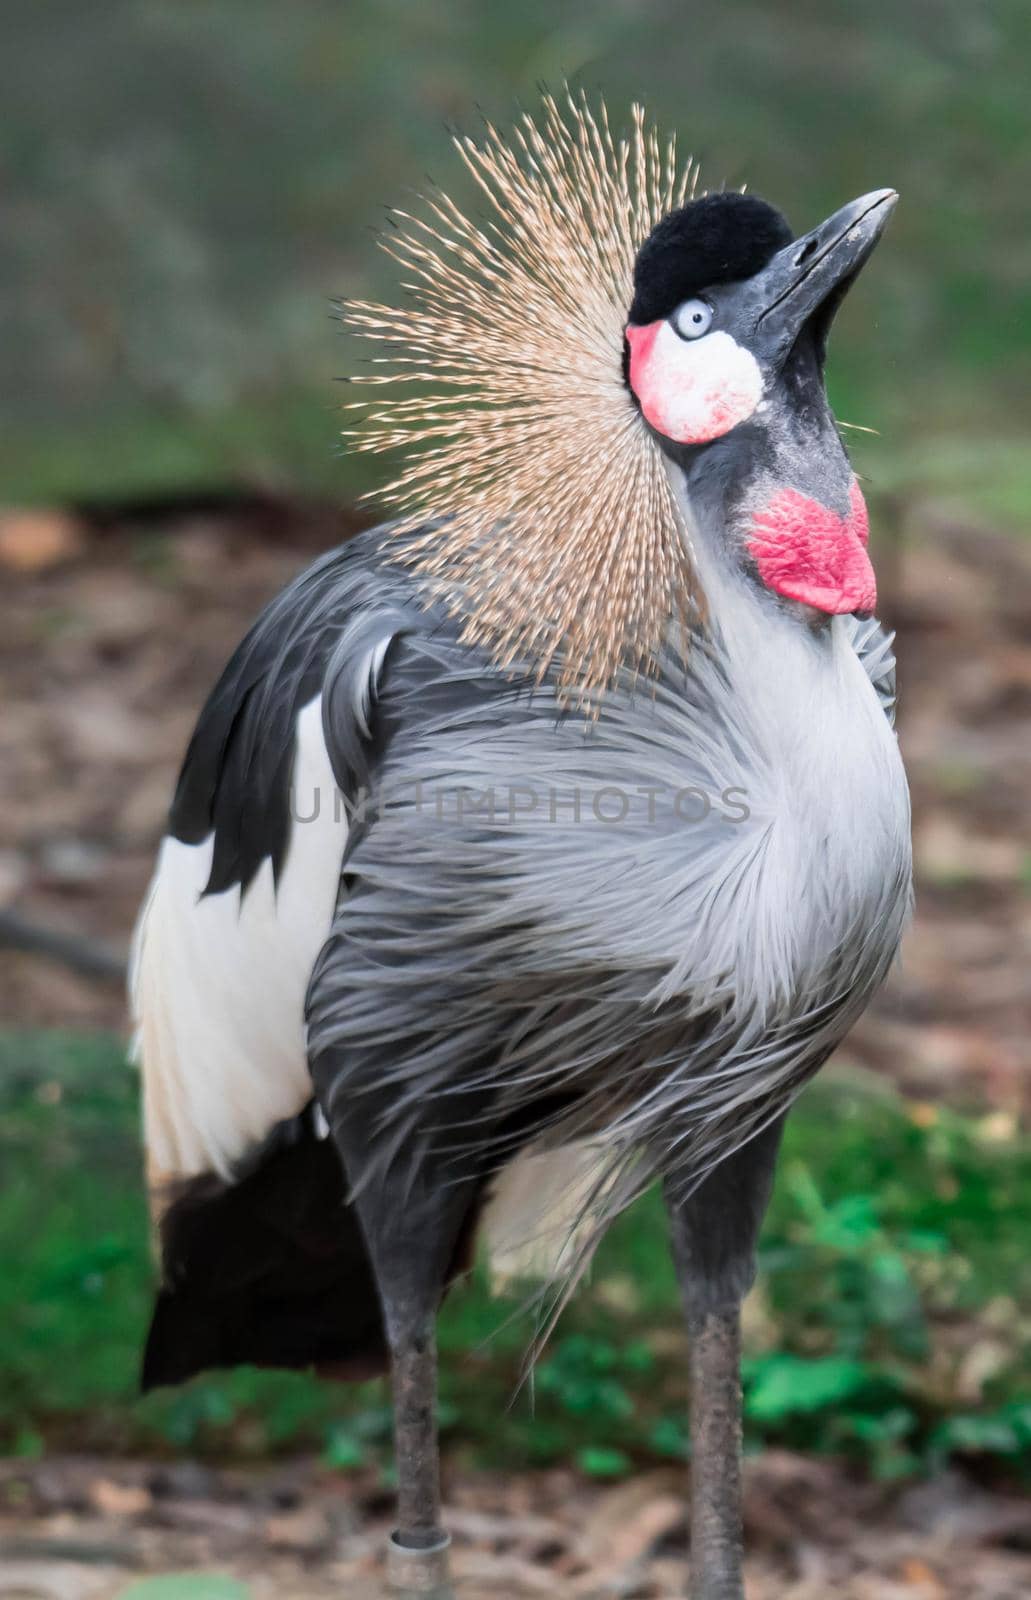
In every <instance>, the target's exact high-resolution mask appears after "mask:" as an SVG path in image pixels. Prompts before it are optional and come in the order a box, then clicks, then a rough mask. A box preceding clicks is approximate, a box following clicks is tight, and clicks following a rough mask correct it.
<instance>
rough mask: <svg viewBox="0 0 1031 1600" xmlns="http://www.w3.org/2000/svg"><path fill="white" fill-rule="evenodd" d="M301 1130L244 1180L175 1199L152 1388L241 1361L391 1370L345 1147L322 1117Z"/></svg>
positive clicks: (206, 1184) (165, 1238) (278, 1143)
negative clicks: (327, 1134)
mask: <svg viewBox="0 0 1031 1600" xmlns="http://www.w3.org/2000/svg"><path fill="white" fill-rule="evenodd" d="M290 1127H291V1130H292V1132H291V1136H290V1137H289V1138H288V1139H287V1138H283V1137H279V1138H276V1139H273V1140H271V1141H270V1142H269V1144H268V1146H266V1147H265V1148H264V1149H263V1151H262V1152H261V1153H260V1155H259V1156H258V1157H256V1158H255V1159H254V1160H253V1161H252V1162H251V1163H250V1164H249V1166H248V1170H247V1171H246V1173H245V1174H243V1175H242V1176H241V1177H240V1178H239V1179H238V1180H237V1181H236V1182H234V1183H227V1182H224V1181H223V1180H222V1179H219V1178H216V1177H213V1176H205V1177H201V1178H196V1179H192V1180H188V1181H187V1182H185V1183H183V1184H182V1185H180V1186H179V1188H178V1191H177V1192H176V1193H175V1194H174V1196H173V1197H172V1198H171V1203H170V1204H169V1205H168V1206H167V1209H166V1210H165V1211H164V1214H163V1217H162V1220H161V1223H160V1240H161V1257H162V1268H163V1280H164V1281H163V1287H162V1288H161V1290H160V1291H159V1294H158V1297H157V1301H156V1304H155V1308H154V1315H153V1319H152V1322H151V1327H150V1334H149V1336H148V1339H147V1345H146V1351H145V1354H144V1359H143V1387H144V1389H145V1390H147V1389H153V1388H155V1387H157V1386H158V1385H160V1384H167V1383H181V1382H183V1381H184V1380H185V1379H187V1378H190V1377H192V1376H193V1375H194V1374H195V1373H198V1372H201V1371H204V1370H206V1369H208V1368H213V1367H230V1366H238V1365H241V1364H254V1365H257V1366H276V1367H295V1368H303V1367H312V1366H314V1367H317V1368H319V1369H324V1370H325V1371H326V1372H327V1374H331V1375H333V1376H339V1377H353V1378H359V1377H370V1376H372V1375H374V1374H375V1373H377V1372H382V1371H385V1370H386V1366H387V1360H388V1356H387V1346H386V1339H385V1335H384V1331H383V1322H382V1315H381V1311H380V1305H379V1298H378V1295H377V1292H376V1286H375V1280H374V1278H373V1273H372V1267H371V1264H370V1262H369V1258H368V1255H367V1253H366V1249H365V1244H364V1240H363V1238H362V1234H361V1229H360V1227H359V1224H358V1219H357V1216H356V1215H355V1213H354V1211H353V1210H352V1209H351V1207H349V1206H348V1205H347V1204H346V1198H345V1197H346V1184H345V1178H344V1173H343V1170H342V1167H341V1165H340V1160H339V1157H338V1155H337V1152H336V1149H335V1148H334V1146H333V1144H332V1142H331V1141H330V1140H328V1139H319V1138H318V1137H317V1136H316V1134H315V1131H314V1128H313V1125H312V1119H311V1118H308V1117H305V1118H303V1119H301V1118H298V1119H294V1121H293V1122H292V1123H291V1124H290Z"/></svg>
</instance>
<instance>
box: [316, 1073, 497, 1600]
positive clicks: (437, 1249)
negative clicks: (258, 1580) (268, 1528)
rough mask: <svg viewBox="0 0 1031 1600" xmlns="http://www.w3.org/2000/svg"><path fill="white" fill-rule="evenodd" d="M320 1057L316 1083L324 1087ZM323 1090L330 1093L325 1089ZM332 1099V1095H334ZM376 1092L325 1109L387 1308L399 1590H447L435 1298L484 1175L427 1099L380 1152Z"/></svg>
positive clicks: (432, 1593)
mask: <svg viewBox="0 0 1031 1600" xmlns="http://www.w3.org/2000/svg"><path fill="white" fill-rule="evenodd" d="M333 1065H334V1063H333V1062H332V1061H330V1062H329V1063H328V1064H326V1063H323V1062H320V1063H318V1065H317V1067H316V1071H315V1073H314V1076H315V1082H316V1088H317V1089H318V1090H319V1092H320V1093H325V1087H324V1079H323V1078H322V1074H323V1072H327V1068H328V1070H330V1071H331V1070H332V1068H333ZM326 1098H327V1101H328V1098H329V1097H328V1095H327V1097H326ZM330 1103H331V1102H330ZM382 1104H383V1102H382V1100H380V1099H379V1098H378V1097H377V1095H376V1094H374V1093H370V1092H368V1091H366V1092H365V1093H363V1094H358V1095H356V1096H355V1097H354V1099H353V1100H352V1101H351V1102H350V1103H349V1104H348V1105H347V1108H346V1110H345V1112H344V1113H343V1114H342V1115H341V1116H340V1117H338V1118H332V1119H331V1127H332V1130H333V1137H334V1139H335V1141H336V1143H337V1146H338V1148H339V1150H340V1153H341V1156H342V1157H343V1162H344V1168H345V1170H346V1172H347V1175H348V1178H349V1179H350V1181H351V1183H352V1185H354V1186H355V1187H356V1191H357V1192H356V1194H355V1197H354V1200H353V1201H352V1204H353V1205H354V1207H355V1209H356V1211H357V1213H358V1217H359V1220H360V1222H361V1226H362V1232H363V1234H364V1236H365V1242H366V1245H367V1247H368V1251H369V1259H370V1261H371V1263H372V1268H373V1272H374V1274H375V1278H376V1286H377V1288H378V1290H379V1297H380V1303H381V1305H382V1308H383V1322H384V1328H385V1331H386V1336H387V1343H388V1345H389V1349H390V1357H391V1369H392V1380H393V1396H394V1440H395V1466H396V1471H397V1528H396V1530H395V1532H394V1534H393V1536H392V1538H391V1540H390V1546H389V1550H388V1553H387V1556H388V1559H387V1573H388V1582H389V1587H390V1592H391V1594H392V1595H395V1596H397V1597H398V1600H415V1597H416V1596H418V1597H419V1600H453V1590H452V1588H451V1586H450V1581H449V1572H448V1568H449V1563H448V1546H449V1543H450V1541H449V1539H448V1537H447V1534H446V1533H445V1531H444V1528H443V1526H442V1516H441V1494H440V1461H439V1453H438V1439H437V1345H436V1321H437V1310H438V1307H439V1305H440V1301H441V1298H442V1296H443V1292H444V1289H445V1287H446V1284H447V1281H448V1277H449V1274H450V1272H451V1271H452V1269H453V1263H454V1260H455V1256H456V1251H457V1249H458V1246H459V1242H460V1238H461V1235H462V1230H463V1227H464V1226H465V1225H466V1224H467V1222H468V1220H469V1217H470V1213H471V1211H472V1210H473V1208H474V1207H475V1205H476V1203H477V1193H478V1189H479V1175H478V1173H477V1172H476V1170H475V1168H472V1169H471V1167H470V1162H469V1159H468V1158H460V1157H457V1156H455V1155H454V1154H447V1153H446V1151H447V1148H448V1146H453V1145H454V1142H455V1141H454V1138H453V1137H451V1138H448V1137H446V1136H444V1137H439V1138H438V1136H437V1134H438V1130H437V1129H435V1128H434V1126H433V1123H432V1117H433V1114H434V1113H436V1114H437V1115H438V1116H440V1117H441V1120H443V1118H444V1115H445V1112H444V1111H442V1110H441V1109H440V1107H439V1105H438V1104H437V1103H436V1102H434V1101H433V1100H432V1099H428V1102H427V1107H426V1109H425V1111H424V1112H423V1113H422V1114H421V1115H420V1116H419V1117H418V1118H417V1119H414V1120H413V1124H412V1126H411V1129H410V1135H409V1136H408V1137H406V1138H404V1139H402V1140H400V1141H398V1142H397V1145H398V1147H397V1150H396V1151H395V1153H394V1155H393V1157H386V1156H383V1157H380V1156H379V1153H378V1151H377V1140H378V1138H379V1137H381V1136H382V1130H381V1125H380V1121H379V1117H380V1113H381V1111H382Z"/></svg>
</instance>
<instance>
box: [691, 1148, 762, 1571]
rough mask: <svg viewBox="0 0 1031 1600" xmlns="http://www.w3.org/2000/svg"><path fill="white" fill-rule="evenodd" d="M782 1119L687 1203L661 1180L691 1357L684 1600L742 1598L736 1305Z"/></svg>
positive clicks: (748, 1277)
mask: <svg viewBox="0 0 1031 1600" xmlns="http://www.w3.org/2000/svg"><path fill="white" fill-rule="evenodd" d="M780 1129H781V1125H780V1123H777V1124H776V1125H774V1126H772V1127H770V1128H768V1129H766V1130H765V1131H764V1132H763V1133H761V1134H759V1135H758V1136H757V1137H756V1138H755V1139H753V1140H752V1141H751V1143H750V1144H747V1145H745V1146H743V1148H742V1149H740V1150H737V1151H735V1152H734V1154H733V1155H731V1156H728V1157H727V1159H726V1160H725V1161H723V1162H721V1164H720V1165H719V1166H718V1167H717V1168H715V1170H714V1171H713V1172H712V1173H710V1174H709V1176H708V1177H707V1178H706V1179H705V1181H704V1183H702V1184H701V1185H700V1187H699V1188H697V1189H696V1190H694V1192H693V1193H690V1192H689V1193H688V1194H687V1195H686V1198H685V1197H684V1193H683V1184H682V1180H681V1182H680V1183H678V1181H677V1178H676V1177H672V1178H670V1179H668V1180H667V1184H666V1203H667V1206H668V1209H669V1213H670V1221H671V1230H672V1240H673V1257H674V1260H675V1262H676V1268H677V1276H678V1278H679V1280H680V1287H681V1293H682V1296H683V1302H684V1311H685V1314H686V1318H687V1327H688V1334H689V1337H690V1341H691V1355H690V1387H691V1395H690V1404H691V1588H690V1593H691V1600H743V1597H744V1586H743V1576H742V1525H741V1302H742V1300H743V1299H744V1296H745V1295H746V1294H747V1292H748V1290H749V1288H750V1287H751V1284H752V1281H753V1279H754V1277H755V1249H756V1241H757V1239H758V1235H759V1227H760V1224H761V1222H762V1219H763V1215H764V1213H765V1211H766V1205H767V1202H768V1200H769V1196H770V1189H771V1187H772V1183H773V1172H774V1167H775V1164H776V1159H777V1150H778V1147H779V1144H780Z"/></svg>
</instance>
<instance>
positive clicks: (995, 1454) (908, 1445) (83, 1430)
mask: <svg viewBox="0 0 1031 1600" xmlns="http://www.w3.org/2000/svg"><path fill="white" fill-rule="evenodd" d="M136 1124H137V1105H136V1083H135V1078H134V1075H133V1074H132V1073H131V1072H130V1071H129V1070H128V1069H127V1068H126V1066H125V1064H124V1061H123V1059H122V1056H121V1052H120V1049H119V1047H118V1045H117V1043H116V1042H115V1041H113V1040H111V1039H108V1038H103V1037H97V1036H76V1035H63V1034H46V1033H36V1034H7V1035H3V1034H0V1170H2V1172H3V1185H2V1189H0V1256H2V1258H3V1262H4V1270H3V1272H2V1274H0V1443H2V1446H3V1448H5V1449H6V1450H8V1451H10V1452H12V1453H15V1454H20V1455H26V1456H33V1455H39V1454H41V1453H43V1452H44V1451H45V1450H47V1449H48V1448H51V1447H59V1446H68V1445H69V1444H74V1445H75V1446H76V1447H79V1448H89V1449H107V1448H112V1449H114V1448H117V1449H125V1448H133V1447H138V1448H145V1449H164V1450H171V1451H189V1452H191V1453H196V1454H200V1455H208V1456H219V1457H224V1456H234V1457H237V1458H249V1457H250V1458H254V1457H262V1456H265V1455H267V1454H269V1453H274V1452H276V1451H279V1450H287V1449H294V1448H308V1449H310V1448H315V1449H319V1450H321V1451H322V1453H323V1458H324V1460H325V1462H326V1464H327V1466H329V1467H332V1468H333V1469H335V1470H337V1471H352V1470H355V1469H357V1468H364V1467H369V1466H373V1467H380V1468H384V1469H385V1466H386V1463H387V1462H388V1461H389V1457H390V1440H391V1416H390V1407H389V1397H388V1395H387V1392H386V1387H385V1385H384V1384H382V1383H372V1384H365V1385H361V1386H358V1387H348V1386H343V1385H335V1384H320V1383H317V1382H316V1381H314V1380H313V1379H310V1378H307V1377H305V1376H303V1375H297V1374H290V1373H277V1372H258V1371H255V1370H252V1369H249V1368H243V1369H240V1370H239V1371H235V1372H231V1373H220V1374H215V1375H212V1376H211V1377H205V1378H201V1379H199V1380H198V1381H196V1382H195V1383H193V1384H190V1385H188V1386H186V1387H185V1388H181V1389H175V1390H167V1391H162V1392H159V1393H157V1394H154V1395H151V1396H148V1397H147V1398H146V1399H144V1400H140V1399H139V1398H137V1395H136V1375H137V1370H138V1362H139V1353H140V1349H141V1344H142V1339H143V1335H144V1331H145V1327H146V1321H147V1317H148V1314H149V1305H150V1295H151V1289H152V1265H151V1260H150V1252H149V1244H148V1237H147V1222H146V1215H145V1206H144V1202H143V1192H142V1179H141V1173H140V1162H139V1154H138V1142H137V1133H136ZM1029 1223H1031V1148H1029V1147H1028V1145H1027V1144H1026V1143H1025V1142H1022V1141H1021V1140H1020V1139H1018V1138H1015V1137H1012V1138H1011V1137H1006V1136H1005V1130H1003V1136H1002V1137H1000V1129H999V1125H998V1122H997V1119H991V1118H989V1119H986V1121H985V1122H984V1123H979V1122H977V1121H976V1120H969V1119H963V1118H960V1117H958V1116H955V1115H952V1114H950V1113H948V1112H944V1111H941V1112H939V1111H935V1110H934V1109H933V1108H930V1107H927V1106H910V1105H907V1104H906V1103H905V1102H902V1101H900V1100H899V1099H898V1098H897V1097H895V1096H894V1095H892V1094H891V1093H889V1092H887V1091H886V1090H885V1089H883V1088H882V1087H881V1086H879V1085H877V1084H874V1083H871V1082H870V1081H866V1080H856V1079H852V1078H850V1077H848V1076H842V1075H841V1074H840V1073H839V1074H837V1075H836V1076H832V1077H830V1078H829V1079H826V1080H825V1081H823V1082H820V1083H817V1084H816V1085H815V1086H814V1087H813V1088H812V1089H811V1090H810V1091H809V1092H808V1093H807V1094H806V1095H805V1096H804V1097H803V1099H802V1101H801V1102H800V1104H799V1106H798V1107H797V1108H796V1111H795V1112H794V1114H793V1115H792V1118H791V1119H790V1122H789V1125H788V1133H787V1137H786V1140H785V1148H784V1155H783V1159H782V1162H781V1168H780V1174H779V1179H778V1183H777V1187H776V1190H775V1193H774V1197H773V1202H772V1204H771V1207H770V1213H769V1217H768V1219H767V1223H766V1227H765V1229H764V1233H763V1240H762V1249H761V1263H760V1269H761V1270H760V1286H759V1289H758V1290H757V1291H756V1294H755V1295H754V1296H753V1298H752V1300H751V1302H750V1304H749V1307H748V1314H747V1318H746V1330H747V1338H746V1343H747V1358H746V1362H745V1370H744V1376H745V1428H746V1442H747V1444H748V1447H749V1448H751V1449H756V1448H760V1447H761V1446H762V1445H763V1444H766V1443H770V1442H780V1443H784V1444H786V1445H790V1446H791V1447H793V1448H797V1449H804V1450H811V1451H823V1452H835V1453H837V1454H843V1455H847V1456H850V1457H852V1458H853V1459H854V1460H855V1461H856V1462H857V1464H860V1465H862V1466H864V1467H865V1468H866V1469H867V1470H869V1471H871V1472H873V1473H874V1474H876V1475H877V1476H879V1477H882V1478H893V1477H900V1476H907V1475H910V1474H913V1473H916V1472H919V1471H922V1470H927V1469H931V1468H934V1467H937V1466H940V1465H941V1464H942V1463H943V1462H945V1461H947V1460H948V1459H950V1458H953V1457H957V1456H962V1457H964V1458H969V1459H971V1460H979V1459H980V1460H990V1461H993V1462H996V1463H1002V1464H1004V1465H1005V1467H1006V1468H1007V1470H1009V1471H1011V1472H1012V1473H1014V1474H1017V1475H1020V1476H1031V1387H1029V1385H1028V1379H1027V1373H1028V1371H1029V1370H1031V1366H1029V1359H1028V1358H1029V1356H1031V1257H1029V1253H1028V1250H1027V1239H1028V1237H1029ZM535 1328H536V1321H535V1316H534V1313H533V1310H532V1307H529V1308H528V1307H527V1306H526V1305H524V1304H523V1303H522V1302H521V1301H520V1300H518V1299H512V1300H509V1301H507V1302H505V1301H502V1302H500V1303H499V1302H498V1301H496V1300H492V1298H491V1296H490V1293H489V1288H488V1283H487V1278H486V1273H485V1272H483V1271H477V1272H475V1273H474V1274H473V1275H472V1277H471V1278H470V1280H469V1281H468V1282H467V1283H466V1284H465V1285H463V1286H462V1287H461V1288H459V1289H456V1290H455V1292H454V1293H453V1294H452V1295H451V1296H450V1297H449V1300H448V1302H447V1305H446V1307H445V1312H444V1315H443V1318H442V1322H441V1346H442V1351H443V1362H442V1367H443V1374H444V1378H443V1382H444V1396H443V1405H442V1425H443V1428H444V1432H445V1436H446V1439H447V1442H448V1447H449V1449H450V1450H451V1451H452V1452H454V1453H457V1454H459V1455H464V1456H465V1457H466V1458H470V1457H471V1458H473V1459H475V1460H476V1461H478V1462H482V1463H484V1464H490V1465H499V1466H500V1465H506V1466H509V1467H512V1466H516V1465H531V1464H538V1463H539V1464H545V1463H549V1462H555V1461H569V1460H572V1461H574V1462H575V1463H576V1464H577V1465H578V1466H579V1467H580V1469H581V1470H582V1471H583V1472H585V1473H587V1474H589V1475H593V1476H598V1477H609V1476H619V1475H620V1474H621V1473H623V1472H625V1471H628V1470H629V1469H630V1468H631V1467H633V1466H634V1465H636V1464H639V1463H641V1462H643V1461H647V1460H649V1459H656V1458H658V1459H666V1460H668V1459H671V1458H677V1457H682V1456H683V1455H684V1454H685V1453H686V1452H687V1451H688V1449H689V1435H688V1418H687V1412H686V1370H685V1361H684V1336H683V1333H682V1327H681V1320H680V1313H679V1309H678V1295H677V1288H676V1284H675V1281H674V1277H673V1271H672V1267H671V1264H670V1260H669V1254H668V1250H667V1245H666V1228H665V1221H664V1218H663V1215H662V1207H661V1202H660V1198H659V1196H658V1195H657V1194H650V1195H647V1196H646V1197H645V1198H644V1200H643V1201H642V1202H641V1203H640V1204H639V1205H638V1206H637V1207H636V1208H635V1209H634V1210H633V1211H632V1212H631V1213H630V1214H628V1215H627V1216H626V1217H624V1218H622V1219H621V1220H620V1221H619V1222H618V1223H617V1224H616V1226H615V1227H614V1228H613V1229H612V1231H611V1233H610V1235H609V1237H608V1238H607V1239H606V1241H605V1242H604V1244H603V1246H602V1249H601V1250H600V1252H599V1255H598V1259H597V1262H596V1264H595V1267H594V1270H593V1273H592V1275H591V1280H590V1283H589V1284H588V1285H587V1286H585V1288H584V1289H582V1290H581V1291H580V1293H579V1294H578V1295H577V1296H576V1297H575V1299H574V1301H573V1302H572V1304H571V1306H570V1308H569V1310H568V1311H567V1312H566V1314H565V1315H564V1317H563V1319H562V1322H561V1324H560V1326H559V1328H558V1330H557V1332H556V1333H555V1335H554V1336H553V1338H552V1339H551V1341H550V1343H549V1344H548V1345H547V1347H546V1349H545V1351H544V1353H543V1355H542V1356H541V1358H540V1359H539V1360H538V1362H537V1364H536V1366H535V1368H534V1369H533V1370H532V1371H531V1372H529V1373H526V1372H525V1371H524V1361H525V1356H526V1353H527V1349H528V1347H529V1345H530V1344H531V1342H532V1339H533V1335H534V1331H535ZM521 1380H522V1381H521ZM197 1581H199V1580H197ZM192 1592H193V1591H191V1593H192ZM198 1594H199V1592H198Z"/></svg>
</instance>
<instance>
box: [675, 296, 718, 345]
mask: <svg viewBox="0 0 1031 1600" xmlns="http://www.w3.org/2000/svg"><path fill="white" fill-rule="evenodd" d="M669 320H670V322H671V323H672V324H673V331H674V332H675V333H679V335H680V337H681V338H682V339H700V338H701V337H702V334H703V333H708V331H709V329H710V328H711V327H712V306H711V305H709V303H708V301H707V300H685V301H684V303H683V305H679V306H677V309H676V310H675V311H674V313H673V315H672V316H671V317H670V319H669Z"/></svg>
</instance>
